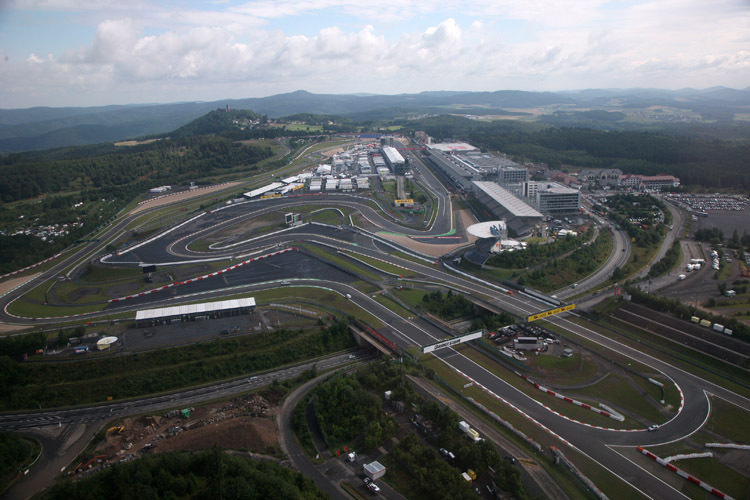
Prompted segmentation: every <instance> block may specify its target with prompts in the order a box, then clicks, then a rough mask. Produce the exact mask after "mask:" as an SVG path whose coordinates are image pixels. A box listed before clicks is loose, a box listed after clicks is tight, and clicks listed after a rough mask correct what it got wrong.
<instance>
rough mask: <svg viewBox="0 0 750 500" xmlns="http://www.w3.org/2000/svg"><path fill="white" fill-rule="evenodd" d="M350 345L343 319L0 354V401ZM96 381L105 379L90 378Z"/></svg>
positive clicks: (171, 378)
mask: <svg viewBox="0 0 750 500" xmlns="http://www.w3.org/2000/svg"><path fill="white" fill-rule="evenodd" d="M9 340H10V339H9ZM354 345H355V343H354V339H353V338H352V336H351V334H350V333H349V331H348V324H347V323H346V322H340V321H337V322H334V323H333V324H332V325H329V326H328V327H326V329H325V330H323V329H321V330H317V331H313V332H309V331H303V330H297V331H289V330H279V331H276V332H270V333H264V334H259V335H245V336H240V337H236V338H231V339H222V340H217V341H214V342H206V343H202V344H196V345H190V346H184V347H174V348H170V349H162V350H158V351H153V352H146V353H137V354H131V355H128V356H117V357H107V358H95V359H87V360H80V361H79V362H77V363H48V362H45V363H35V362H34V363H32V362H15V361H13V360H12V359H10V358H9V357H8V356H0V382H1V383H0V408H1V409H23V408H36V407H38V406H39V405H42V406H44V407H50V406H67V405H73V404H84V403H93V402H98V401H104V400H105V399H106V398H107V397H108V396H112V397H113V398H115V399H121V398H126V397H135V396H142V395H145V394H151V393H154V392H161V391H166V390H172V389H178V388H181V387H189V386H191V385H195V384H199V383H206V382H210V381H214V380H221V379H225V378H230V377H236V376H240V375H244V374H247V373H252V372H256V371H260V370H267V369H271V368H274V367H278V366H283V365H285V364H289V363H293V362H298V361H302V360H305V359H310V358H313V357H317V356H322V355H324V354H328V353H331V352H336V351H340V350H343V349H347V348H351V347H354ZM95 380H99V381H101V380H107V381H108V383H106V384H103V383H97V384H94V383H92V381H95Z"/></svg>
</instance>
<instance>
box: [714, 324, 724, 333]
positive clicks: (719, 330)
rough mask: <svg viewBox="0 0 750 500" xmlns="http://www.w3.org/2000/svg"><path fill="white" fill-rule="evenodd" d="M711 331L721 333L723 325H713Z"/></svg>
mask: <svg viewBox="0 0 750 500" xmlns="http://www.w3.org/2000/svg"><path fill="white" fill-rule="evenodd" d="M713 329H714V330H715V331H717V332H719V333H721V332H723V331H724V325H720V324H719V323H714V326H713Z"/></svg>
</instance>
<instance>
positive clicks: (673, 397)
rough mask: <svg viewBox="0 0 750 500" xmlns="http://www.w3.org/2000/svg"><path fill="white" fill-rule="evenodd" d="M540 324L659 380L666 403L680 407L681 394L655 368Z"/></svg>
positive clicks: (584, 323)
mask: <svg viewBox="0 0 750 500" xmlns="http://www.w3.org/2000/svg"><path fill="white" fill-rule="evenodd" d="M570 321H572V322H574V323H576V324H580V325H583V326H586V327H587V328H590V329H593V330H597V327H596V325H594V324H592V323H591V322H589V321H586V320H584V319H581V318H576V317H570ZM539 324H540V325H541V326H544V327H545V328H547V329H549V330H551V331H552V332H555V333H557V334H558V335H561V336H563V337H564V338H568V339H571V340H573V341H575V342H577V343H579V344H582V345H583V346H585V347H588V348H589V349H591V350H593V351H596V352H597V353H599V354H600V355H602V356H604V357H605V358H607V359H610V360H612V361H615V362H617V363H619V364H620V365H623V366H627V367H628V369H630V370H632V371H633V372H635V373H638V374H640V375H642V376H644V377H652V378H653V379H655V380H658V381H659V382H662V383H663V384H664V385H665V392H666V399H665V401H666V403H667V404H669V405H673V406H674V407H675V408H677V407H678V406H679V404H680V397H679V393H678V391H677V389H676V388H675V387H674V384H672V383H670V382H669V380H668V379H666V378H665V377H664V376H663V375H662V374H661V373H659V372H658V371H656V370H654V369H653V368H650V367H648V366H646V365H644V364H643V363H639V362H637V361H635V360H633V359H631V358H628V357H627V356H624V355H622V354H619V353H617V352H615V351H612V350H611V349H607V348H606V347H604V346H601V345H599V344H597V343H596V342H592V341H590V340H588V339H586V338H584V337H581V336H579V335H576V334H574V333H572V332H570V331H569V330H564V329H562V328H560V327H558V326H557V325H555V324H552V323H549V322H546V321H539ZM634 380H638V378H637V377H635V378H634ZM639 383H640V382H639ZM655 394H656V393H655Z"/></svg>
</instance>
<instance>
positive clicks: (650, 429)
mask: <svg viewBox="0 0 750 500" xmlns="http://www.w3.org/2000/svg"><path fill="white" fill-rule="evenodd" d="M658 429H659V424H653V425H649V426H648V432H654V431H656V430H658Z"/></svg>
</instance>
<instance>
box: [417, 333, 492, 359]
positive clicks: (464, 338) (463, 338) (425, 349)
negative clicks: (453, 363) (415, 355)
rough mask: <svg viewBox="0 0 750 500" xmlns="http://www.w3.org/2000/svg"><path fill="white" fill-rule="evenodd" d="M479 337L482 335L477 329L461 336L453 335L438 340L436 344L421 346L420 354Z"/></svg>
mask: <svg viewBox="0 0 750 500" xmlns="http://www.w3.org/2000/svg"><path fill="white" fill-rule="evenodd" d="M481 337H482V332H481V331H478V332H474V333H469V334H467V335H463V336H461V337H454V338H452V339H449V340H443V341H442V342H438V343H437V344H432V345H428V346H425V347H423V348H422V354H427V353H428V352H432V351H437V350H438V349H443V348H445V347H450V346H452V345H456V344H463V343H464V342H468V341H470V340H476V339H478V338H481Z"/></svg>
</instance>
